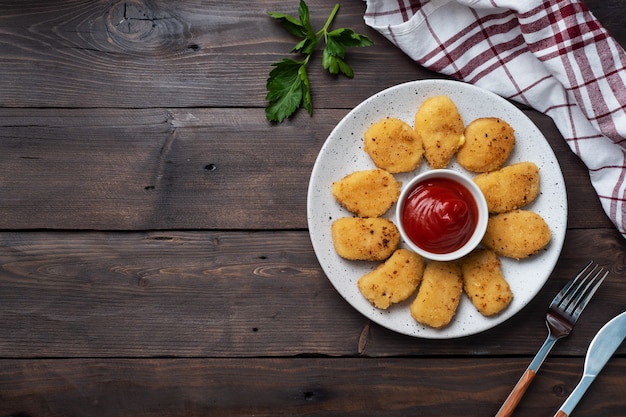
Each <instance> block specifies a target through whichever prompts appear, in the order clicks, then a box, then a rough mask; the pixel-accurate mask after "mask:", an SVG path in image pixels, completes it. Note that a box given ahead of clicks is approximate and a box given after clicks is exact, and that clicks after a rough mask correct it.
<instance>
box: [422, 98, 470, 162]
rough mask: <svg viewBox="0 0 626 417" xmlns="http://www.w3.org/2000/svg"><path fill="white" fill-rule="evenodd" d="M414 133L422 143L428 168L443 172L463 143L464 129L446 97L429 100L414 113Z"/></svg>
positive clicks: (461, 121) (457, 111)
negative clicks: (420, 138)
mask: <svg viewBox="0 0 626 417" xmlns="http://www.w3.org/2000/svg"><path fill="white" fill-rule="evenodd" d="M414 128H415V131H416V132H418V133H419V134H420V135H421V136H422V140H423V141H424V156H425V158H426V161H428V164H429V165H430V167H431V168H433V169H435V168H445V167H446V166H447V165H448V164H449V163H450V160H451V159H452V157H453V156H454V154H455V153H456V152H457V150H458V149H459V147H460V146H461V145H462V144H463V142H464V140H465V139H464V135H463V132H464V130H465V125H464V124H463V118H462V117H461V114H460V113H459V110H458V109H457V107H456V104H454V102H453V101H452V100H451V99H450V98H449V97H448V96H436V97H429V98H427V99H426V100H424V102H423V103H422V105H421V106H420V107H419V109H418V110H417V113H415V126H414Z"/></svg>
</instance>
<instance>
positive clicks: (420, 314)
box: [410, 261, 463, 329]
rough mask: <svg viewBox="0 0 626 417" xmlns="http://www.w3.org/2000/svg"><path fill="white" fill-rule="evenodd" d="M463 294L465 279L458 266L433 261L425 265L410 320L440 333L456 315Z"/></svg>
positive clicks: (411, 308) (411, 309)
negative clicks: (438, 330)
mask: <svg viewBox="0 0 626 417" xmlns="http://www.w3.org/2000/svg"><path fill="white" fill-rule="evenodd" d="M462 293H463V278H462V273H461V268H460V266H459V264H458V263H457V262H439V261H431V262H429V263H428V264H427V265H426V269H425V270H424V276H423V277H422V283H421V285H420V287H419V290H418V291H417V297H416V298H415V300H414V301H413V302H412V303H411V307H410V311H411V316H412V317H413V318H414V319H415V320H416V321H417V322H418V323H421V324H424V325H426V326H430V327H434V328H435V329H439V328H441V327H444V326H446V325H448V324H449V323H450V322H451V321H452V317H454V314H455V313H456V309H457V307H458V306H459V302H460V301H461V294H462Z"/></svg>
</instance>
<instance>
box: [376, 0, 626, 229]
mask: <svg viewBox="0 0 626 417" xmlns="http://www.w3.org/2000/svg"><path fill="white" fill-rule="evenodd" d="M366 1H367V10H366V12H365V16H364V18H365V23H366V24H367V25H368V26H371V27H372V28H374V29H376V30H377V31H379V32H380V33H381V34H383V35H384V36H385V37H386V38H387V39H389V40H390V41H391V42H392V43H393V44H394V45H396V46H398V47H399V48H400V49H402V50H403V51H404V52H405V53H406V54H407V55H408V56H409V57H411V58H412V59H413V60H415V61H416V62H417V63H419V64H420V65H422V66H424V67H425V68H429V69H431V70H434V71H437V72H439V73H442V74H447V75H449V76H451V77H453V78H455V79H458V80H463V81H466V82H468V83H472V84H475V85H477V86H480V87H482V88H485V89H487V90H490V91H493V92H494V93H496V94H499V95H501V96H503V97H505V98H508V99H510V100H514V101H517V102H519V103H523V104H525V105H528V106H530V107H532V108H534V109H536V110H538V111H540V112H543V113H545V114H547V115H548V116H550V117H551V118H552V119H553V120H554V122H555V124H556V126H557V128H558V129H559V131H560V132H561V134H562V135H563V137H564V138H565V140H566V141H567V143H568V144H569V146H570V148H571V149H572V151H574V152H575V153H576V154H577V155H578V156H579V157H580V158H581V160H582V161H583V162H584V163H585V164H586V166H587V168H588V169H589V174H590V178H591V182H592V184H593V186H594V188H595V190H596V192H597V194H598V196H599V198H600V202H601V203H602V207H603V208H604V210H605V211H606V213H607V215H608V216H609V217H610V219H611V220H612V221H613V223H614V224H615V226H616V227H617V229H618V230H619V231H620V233H621V234H622V235H623V236H624V237H626V181H625V178H626V53H625V52H624V49H623V48H622V47H621V46H620V45H619V44H618V43H617V42H616V41H615V40H614V39H613V38H612V37H611V36H610V35H609V34H608V33H607V31H606V30H605V29H604V28H603V27H602V26H601V24H600V23H599V22H598V21H597V19H596V18H595V17H594V16H593V15H592V14H591V12H590V11H589V10H588V9H587V7H586V6H585V5H584V4H582V3H581V2H580V1H578V0H523V1H522V0H366Z"/></svg>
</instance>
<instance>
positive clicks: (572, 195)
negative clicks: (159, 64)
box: [0, 108, 612, 230]
mask: <svg viewBox="0 0 626 417" xmlns="http://www.w3.org/2000/svg"><path fill="white" fill-rule="evenodd" d="M346 113H347V111H346V110H318V111H316V113H315V115H314V117H312V118H311V117H309V116H308V115H306V114H304V113H303V114H299V115H298V116H297V117H296V118H295V119H294V120H290V121H289V122H287V123H285V124H283V125H281V126H273V125H271V124H269V123H268V122H267V121H266V120H265V116H264V113H263V111H262V110H261V109H169V108H166V109H135V110H123V109H97V110H93V109H74V110H68V109H38V110H34V109H0V149H1V151H0V162H1V165H0V193H1V195H2V199H0V229H38V228H46V229H98V230H137V229H139V230H154V229H277V228H287V229H293V228H296V229H304V228H306V227H307V223H306V198H307V197H306V195H307V188H308V183H309V179H310V173H311V169H312V168H313V164H314V163H315V159H316V158H317V155H318V152H319V150H320V148H321V147H322V144H323V143H324V141H325V140H326V137H327V136H328V134H329V133H330V132H331V131H332V129H333V128H334V126H335V125H336V124H337V123H338V122H339V121H340V120H341V118H343V117H344V116H345V114H346ZM527 114H528V115H529V116H530V117H531V118H532V119H533V120H535V121H536V123H537V124H538V126H539V127H540V129H541V130H542V132H543V133H544V135H545V136H546V138H547V140H548V141H549V142H550V144H551V145H552V146H553V148H554V150H555V153H556V154H557V156H558V158H559V162H560V164H561V168H562V170H563V172H564V173H565V178H566V185H567V189H568V200H569V206H570V211H569V226H570V227H572V228H581V227H611V226H612V225H611V223H610V222H609V221H608V219H607V218H606V216H605V215H604V213H603V211H602V208H601V207H600V204H599V201H598V199H597V196H596V195H595V192H594V191H593V189H592V188H591V187H590V185H589V176H588V172H587V170H586V168H585V167H584V166H583V165H582V164H581V162H580V161H579V160H578V158H577V157H576V156H575V155H574V154H573V153H572V152H571V151H570V150H569V148H568V147H567V145H566V144H565V142H564V141H563V139H562V137H561V136H560V134H559V133H558V131H557V130H556V128H555V127H554V124H553V123H552V121H551V120H550V119H548V118H547V117H545V116H542V115H539V114H537V113H536V112H533V111H528V112H527ZM303 132H304V133H303ZM294 158H295V159H294Z"/></svg>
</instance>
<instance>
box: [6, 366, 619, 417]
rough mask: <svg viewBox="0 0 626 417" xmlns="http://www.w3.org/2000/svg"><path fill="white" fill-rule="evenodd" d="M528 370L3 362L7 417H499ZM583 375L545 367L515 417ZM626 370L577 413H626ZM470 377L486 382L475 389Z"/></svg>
mask: <svg viewBox="0 0 626 417" xmlns="http://www.w3.org/2000/svg"><path fill="white" fill-rule="evenodd" d="M522 366H523V362H522V361H521V360H519V359H511V360H509V359H497V358H494V359H493V360H490V361H480V362H477V361H475V360H473V359H463V358H457V359H454V360H447V359H441V358H439V359H437V358H426V359H423V358H411V359H408V358H404V359H401V358H398V359H377V360H371V359H367V360H366V359H348V360H328V359H316V358H300V359H284V358H275V359H255V358H250V359H246V360H233V359H230V360H229V359H220V360H215V359H167V358H153V359H142V360H127V359H117V360H110V361H106V362H104V361H98V360H85V359H70V360H63V359H62V360H52V361H50V360H38V361H14V360H2V361H0V415H3V416H33V417H34V416H40V417H48V416H59V415H73V416H77V417H78V416H89V417H99V416H110V415H133V416H137V417H142V416H172V415H176V416H206V415H229V416H250V415H255V416H279V415H284V416H345V415H359V416H380V415H385V416H406V415H428V416H446V417H450V416H459V417H461V416H463V417H467V416H468V415H470V416H480V415H494V414H495V412H496V411H497V409H498V407H499V404H500V402H501V401H502V400H503V399H504V397H506V395H507V393H508V389H509V387H506V386H502V385H498V384H496V383H494V381H497V380H509V379H510V380H511V382H512V383H513V381H514V378H515V377H516V376H517V369H518V368H521V367H522ZM580 368H581V364H580V361H579V360H572V359H558V358H557V359H553V360H551V361H549V362H548V363H546V365H545V367H544V368H543V369H542V372H541V373H540V375H538V376H537V378H536V380H535V383H534V384H533V385H532V386H531V388H530V389H529V391H528V392H527V395H526V396H525V397H524V399H523V400H522V402H521V404H520V406H519V407H518V409H517V410H516V413H515V415H516V416H520V417H524V416H528V417H535V416H537V415H540V414H541V415H546V414H547V412H549V411H550V410H552V411H556V410H557V409H558V407H559V405H560V404H561V403H562V402H563V400H564V399H565V397H566V396H567V394H568V392H569V391H570V390H571V389H572V388H573V386H574V385H575V384H576V380H577V378H578V373H579V372H580ZM624 372H626V360H625V359H624V358H616V359H615V360H612V361H611V362H610V366H609V367H607V369H606V370H605V372H603V373H602V374H601V375H600V377H599V378H598V379H597V380H596V383H595V384H594V385H592V386H591V388H590V389H589V392H588V393H587V396H586V397H585V398H583V400H582V402H581V404H580V405H579V407H578V408H577V410H576V415H577V416H581V417H585V416H593V417H596V416H598V415H620V414H621V412H622V411H623V409H620V400H619V396H623V395H624V394H626V388H625V387H624V385H623V384H621V381H622V378H621V375H623V373H624ZM468 374H473V375H476V376H477V377H476V378H475V379H474V380H473V381H472V383H471V384H468V383H467V375H468ZM9 381H10V383H9ZM173 392H175V393H177V395H172V393H173ZM622 405H623V404H622Z"/></svg>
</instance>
